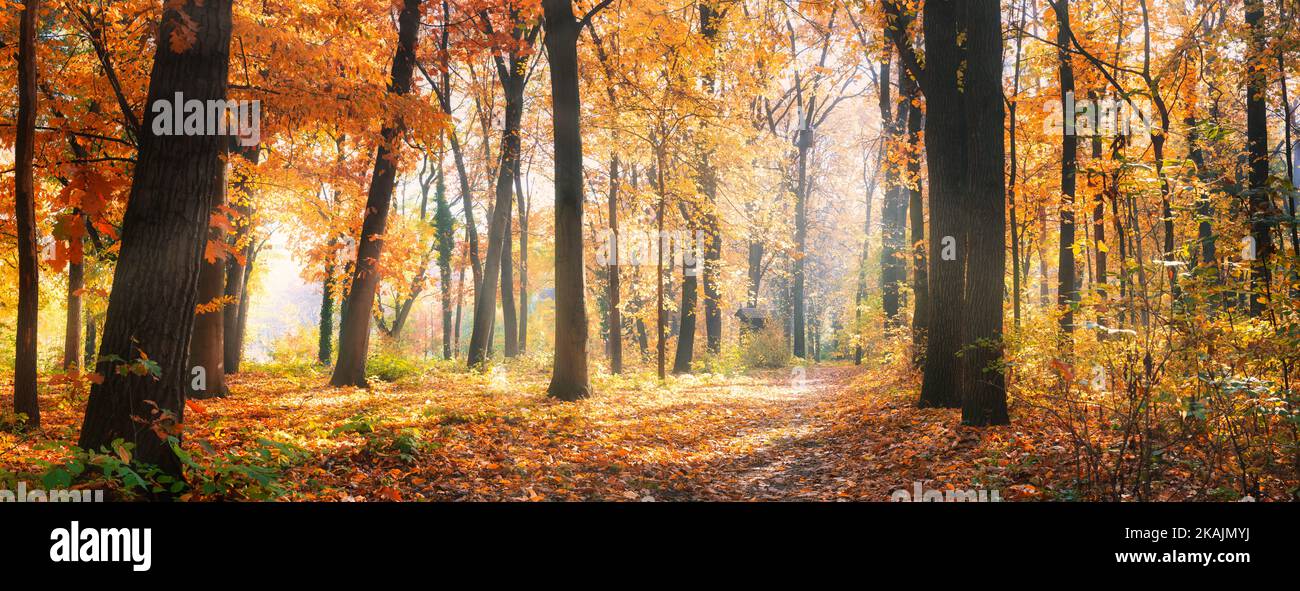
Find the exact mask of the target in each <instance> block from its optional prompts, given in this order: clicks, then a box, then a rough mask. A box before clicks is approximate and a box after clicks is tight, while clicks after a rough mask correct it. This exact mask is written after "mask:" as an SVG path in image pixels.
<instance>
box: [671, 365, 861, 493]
mask: <svg viewBox="0 0 1300 591" xmlns="http://www.w3.org/2000/svg"><path fill="white" fill-rule="evenodd" d="M861 373H862V369H861V368H856V367H818V366H813V367H809V368H802V367H797V368H794V369H793V370H791V371H790V373H789V375H788V376H785V375H783V374H781V373H779V372H775V373H773V374H771V375H770V376H768V377H766V378H765V380H764V381H763V382H760V383H759V384H756V385H755V386H756V387H755V388H752V389H746V390H745V391H744V392H745V393H748V394H752V395H754V396H755V397H756V398H757V399H759V400H761V401H762V402H761V404H765V405H771V406H772V408H773V409H774V413H773V414H772V415H770V416H769V417H768V418H767V419H765V420H763V421H761V422H760V424H759V425H758V426H757V428H758V429H757V433H758V437H759V443H758V444H757V447H756V448H755V449H754V450H753V451H752V452H751V453H749V454H746V455H742V456H737V457H730V458H727V461H724V462H719V465H716V466H713V468H714V471H713V473H712V474H707V475H706V476H707V478H708V481H710V482H719V483H722V484H721V486H703V487H702V488H700V489H696V490H691V491H688V492H689V493H693V494H698V495H700V497H702V498H711V497H715V496H724V497H733V498H740V499H750V500H788V499H798V498H806V499H826V498H834V497H836V496H837V494H838V493H839V492H840V491H841V490H843V488H844V487H845V485H847V484H848V483H849V482H848V479H847V478H846V477H843V476H838V475H837V472H836V470H835V464H836V462H834V461H832V460H834V459H844V458H834V457H832V456H833V455H834V454H835V453H836V451H837V450H833V449H827V448H826V446H825V443H826V441H825V439H827V438H829V437H830V434H831V433H832V432H833V431H834V422H833V421H834V413H833V412H830V411H831V410H832V409H834V408H835V403H836V402H837V401H839V400H840V399H842V397H844V395H845V393H846V392H847V391H849V390H851V387H850V382H851V381H852V379H853V378H854V377H856V376H858V375H861ZM687 498H690V495H688V497H687Z"/></svg>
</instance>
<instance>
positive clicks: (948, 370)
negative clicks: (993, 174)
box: [900, 0, 991, 408]
mask: <svg viewBox="0 0 1300 591" xmlns="http://www.w3.org/2000/svg"><path fill="white" fill-rule="evenodd" d="M956 12H957V9H956V7H955V6H954V2H952V1H951V0H935V1H932V2H929V3H927V4H926V7H925V18H924V23H923V24H924V28H925V49H926V51H925V56H926V64H925V80H926V82H927V83H926V84H925V85H923V88H922V89H923V90H924V91H925V99H926V106H927V109H928V112H927V114H926V133H925V148H926V158H927V160H926V161H927V164H928V170H929V174H928V176H929V179H930V197H929V201H930V278H931V281H930V322H929V325H930V327H929V333H928V335H927V338H926V352H925V372H924V377H923V380H922V383H921V396H920V400H919V405H920V406H922V407H947V408H955V407H957V406H959V405H960V404H961V398H960V396H959V378H960V367H961V366H960V359H959V358H958V353H959V352H960V350H961V338H962V335H961V331H962V328H961V327H962V324H963V323H964V322H966V321H967V319H966V318H965V317H964V315H963V310H964V308H965V290H964V285H965V265H966V258H967V256H966V255H967V252H966V251H967V249H968V245H967V236H966V227H965V224H964V220H965V218H966V216H967V215H969V212H964V211H962V205H963V204H962V200H963V195H964V192H965V191H966V179H965V178H964V177H965V174H964V171H965V170H966V139H965V138H966V134H967V129H966V123H967V122H966V120H965V113H963V112H962V109H961V100H962V98H961V94H960V92H959V91H958V87H957V72H958V68H959V67H960V62H961V60H962V56H961V53H960V51H959V50H958V47H957V36H958V33H957V25H956ZM900 51H901V48H900ZM990 231H991V230H990Z"/></svg>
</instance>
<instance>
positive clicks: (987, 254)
mask: <svg viewBox="0 0 1300 591" xmlns="http://www.w3.org/2000/svg"><path fill="white" fill-rule="evenodd" d="M927 10H928V7H927ZM959 14H961V16H962V17H963V19H962V20H964V21H965V22H964V23H963V24H964V31H965V33H966V41H965V43H966V46H967V50H966V56H965V57H966V59H965V76H964V87H963V90H962V94H963V97H962V98H963V103H964V104H963V111H964V112H965V120H966V121H967V122H969V123H968V125H969V127H968V134H967V135H966V136H965V138H964V139H965V140H966V142H967V148H966V154H967V166H968V167H969V169H968V171H967V173H966V174H967V175H968V178H969V181H968V192H967V193H966V195H967V198H966V202H967V206H966V207H965V208H963V210H964V211H963V213H964V214H965V215H966V216H967V220H968V223H969V227H970V229H969V232H968V235H969V244H970V253H969V256H968V258H967V265H968V271H967V278H968V282H967V287H966V305H965V307H964V308H963V313H964V314H965V317H964V318H963V322H962V328H963V329H964V330H963V334H962V337H963V338H962V342H963V343H964V344H965V345H966V346H968V347H970V348H969V350H967V351H965V352H964V353H963V355H962V366H963V367H962V370H963V371H962V390H961V392H962V397H961V398H962V413H961V414H962V423H964V424H967V425H975V426H984V425H1005V424H1007V423H1009V422H1010V419H1009V417H1008V415H1007V393H1006V376H1005V373H1004V372H1005V369H1004V368H1003V367H1002V323H1003V318H1002V302H1003V297H1004V295H1005V292H1006V282H1005V277H1006V183H1005V180H1006V179H1005V166H1006V153H1005V143H1004V142H1005V136H1004V134H1005V129H1004V121H1005V118H1006V111H1005V105H1004V101H1003V96H1002V14H1001V12H1000V8H999V6H998V4H997V3H996V2H967V3H962V5H961V8H960V9H959Z"/></svg>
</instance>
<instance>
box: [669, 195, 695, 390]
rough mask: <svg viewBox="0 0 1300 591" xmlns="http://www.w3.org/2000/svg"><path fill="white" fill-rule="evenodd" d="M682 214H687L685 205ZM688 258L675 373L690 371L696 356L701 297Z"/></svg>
mask: <svg viewBox="0 0 1300 591" xmlns="http://www.w3.org/2000/svg"><path fill="white" fill-rule="evenodd" d="M682 214H683V215H685V214H686V211H685V208H684V207H683V211H682ZM688 248H689V247H688ZM683 254H684V255H685V253H683ZM691 256H696V257H698V256H700V253H698V252H697V253H691ZM688 258H689V257H688V256H683V257H682V306H681V309H680V312H681V328H680V332H679V333H678V335H677V353H676V355H674V357H673V373H674V374H684V373H690V372H691V361H692V359H693V358H694V356H695V308H696V304H697V300H698V299H699V298H698V293H697V292H698V289H699V277H698V275H697V274H695V273H694V272H692V271H691V270H690V268H689V267H688V266H687V264H686V259H688Z"/></svg>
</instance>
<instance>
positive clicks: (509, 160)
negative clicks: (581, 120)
mask: <svg viewBox="0 0 1300 591" xmlns="http://www.w3.org/2000/svg"><path fill="white" fill-rule="evenodd" d="M516 41H518V42H520V43H524V40H521V39H516ZM526 66H527V58H526V57H523V56H522V55H520V54H519V52H517V51H511V52H510V54H509V60H508V63H505V64H501V65H499V66H498V71H499V75H498V77H499V78H500V81H501V85H502V87H503V90H504V92H505V97H506V112H505V129H503V130H502V135H501V158H500V160H499V163H498V166H497V170H496V174H497V181H496V201H495V203H494V204H493V206H492V211H491V212H490V213H489V215H490V217H491V220H490V221H489V223H488V251H487V259H486V261H485V262H484V267H483V283H482V284H481V285H480V286H479V289H478V291H476V292H475V294H474V317H473V330H472V331H471V332H470V338H469V356H468V360H469V366H470V367H478V366H481V365H483V364H484V363H485V362H486V361H487V359H488V357H489V356H490V355H491V349H492V336H493V335H492V333H493V330H494V329H495V326H496V309H497V287H498V282H499V283H500V285H501V287H502V291H503V296H502V304H503V305H505V304H509V305H513V303H514V302H513V299H514V294H513V292H512V293H511V294H510V301H509V302H507V301H506V299H505V296H504V292H505V290H506V288H507V286H506V285H505V281H504V279H505V278H506V277H507V276H508V275H509V271H508V270H506V269H503V266H509V265H510V257H509V256H508V253H507V252H506V249H507V247H508V246H509V245H510V244H511V242H510V241H509V239H508V238H507V235H508V234H509V233H510V213H511V212H510V208H511V203H512V202H511V197H512V196H513V193H514V174H515V166H514V162H515V159H516V158H518V157H519V150H520V142H519V126H520V122H521V121H522V119H523V111H524V83H525V82H526V80H527V73H526V72H525V71H524V70H525V68H526ZM509 289H511V290H513V286H509ZM513 315H514V312H513V311H510V312H507V313H506V317H507V321H508V323H509V324H508V326H507V327H506V334H505V336H504V338H505V341H506V342H505V347H504V348H505V350H506V351H507V352H508V353H510V352H515V345H514V344H512V343H511V342H510V341H511V339H512V338H514V337H513V335H511V334H510V330H511V329H514V328H515V326H514V317H513Z"/></svg>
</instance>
